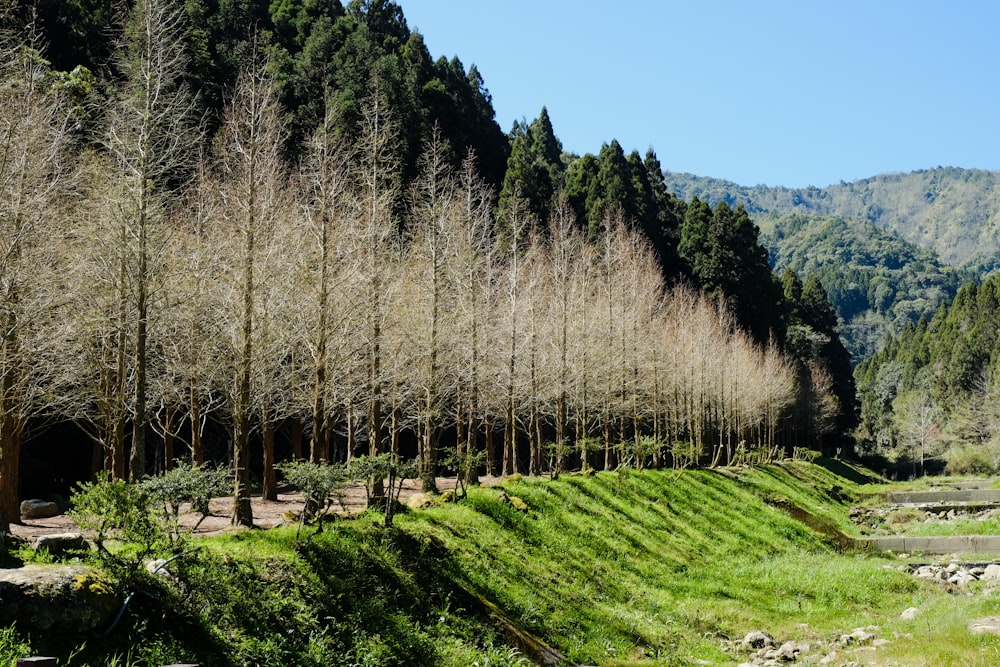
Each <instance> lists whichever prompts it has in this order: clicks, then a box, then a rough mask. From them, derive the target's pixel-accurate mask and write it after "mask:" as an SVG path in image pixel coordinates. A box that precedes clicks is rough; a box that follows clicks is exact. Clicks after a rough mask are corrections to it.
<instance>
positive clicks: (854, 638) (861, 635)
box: [837, 628, 875, 646]
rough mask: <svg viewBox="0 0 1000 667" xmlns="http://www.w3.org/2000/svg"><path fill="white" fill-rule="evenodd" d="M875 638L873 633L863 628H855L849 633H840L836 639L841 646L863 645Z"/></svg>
mask: <svg viewBox="0 0 1000 667" xmlns="http://www.w3.org/2000/svg"><path fill="white" fill-rule="evenodd" d="M873 639H875V635H873V634H872V633H870V632H868V631H867V630H865V629H864V628H856V629H855V630H853V631H851V633H850V634H846V635H840V639H839V640H837V641H838V643H839V644H840V645H841V646H864V645H866V644H870V643H871V642H872V640H873Z"/></svg>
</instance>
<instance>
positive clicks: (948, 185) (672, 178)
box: [666, 167, 1000, 274]
mask: <svg viewBox="0 0 1000 667" xmlns="http://www.w3.org/2000/svg"><path fill="white" fill-rule="evenodd" d="M666 181H667V184H668V187H669V188H670V190H671V192H674V193H675V194H677V196H679V197H681V198H682V199H690V198H691V197H695V196H697V197H700V198H702V199H706V200H708V201H710V202H713V203H714V202H718V201H726V202H728V203H729V204H730V205H733V206H735V205H736V204H743V206H744V207H746V209H747V211H749V212H750V214H751V215H754V216H755V217H761V216H766V215H771V214H777V215H780V214H784V213H801V214H809V213H812V214H818V215H823V216H837V217H841V218H847V219H849V220H864V221H867V222H870V223H871V224H873V225H874V226H876V227H878V228H879V229H881V230H884V231H886V232H889V233H891V234H893V235H895V236H897V237H899V238H901V239H903V240H905V241H908V242H910V243H913V244H914V245H916V246H918V247H920V248H924V249H927V250H930V251H932V252H933V253H934V254H935V255H936V256H937V257H938V258H939V259H940V261H942V262H944V263H946V264H950V265H952V266H954V267H956V268H959V269H968V270H970V271H973V272H975V273H980V274H982V273H986V272H989V271H991V270H993V269H995V268H997V267H998V266H1000V234H998V230H1000V173H997V172H990V171H983V170H980V169H958V168H954V167H938V168H936V169H927V170H921V171H915V172H912V173H909V174H882V175H879V176H874V177H872V178H866V179H863V180H859V181H854V182H851V183H845V182H840V183H837V184H834V185H830V186H828V187H825V188H822V189H820V188H816V187H808V188H785V187H766V186H762V185H758V186H753V187H745V186H741V185H737V184H735V183H731V182H729V181H724V180H719V179H714V178H705V177H698V176H693V175H691V174H681V173H674V172H667V174H666Z"/></svg>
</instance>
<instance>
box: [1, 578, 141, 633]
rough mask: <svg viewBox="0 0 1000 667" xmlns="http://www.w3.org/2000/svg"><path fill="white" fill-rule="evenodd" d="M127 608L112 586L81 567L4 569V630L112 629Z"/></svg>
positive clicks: (85, 630) (82, 631)
mask: <svg viewBox="0 0 1000 667" xmlns="http://www.w3.org/2000/svg"><path fill="white" fill-rule="evenodd" d="M120 605H121V600H120V598H119V597H118V595H117V594H116V593H115V592H114V590H113V589H112V587H111V584H110V583H109V582H108V580H107V579H105V578H104V577H103V576H101V575H100V574H98V573H96V572H94V571H93V570H91V569H90V568H88V567H83V566H81V565H55V566H53V565H26V566H24V567H21V568H16V569H10V570H3V569H0V625H10V624H11V623H17V625H18V626H19V627H23V628H31V629H35V630H45V631H50V632H57V633H63V634H80V633H86V632H91V631H93V630H97V629H101V628H105V627H107V626H108V625H109V624H110V623H111V620H112V619H113V618H114V616H115V613H116V612H117V611H118V608H119V606H120Z"/></svg>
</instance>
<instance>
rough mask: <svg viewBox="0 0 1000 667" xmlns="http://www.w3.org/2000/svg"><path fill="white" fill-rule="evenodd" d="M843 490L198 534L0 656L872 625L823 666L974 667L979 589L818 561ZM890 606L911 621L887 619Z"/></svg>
mask: <svg viewBox="0 0 1000 667" xmlns="http://www.w3.org/2000/svg"><path fill="white" fill-rule="evenodd" d="M821 463H822V462H821ZM838 473H840V474H838ZM841 474H847V475H848V476H847V477H844V476H841ZM864 480H865V478H864V475H863V474H862V473H861V472H859V471H857V470H851V469H847V470H846V471H845V469H844V468H843V467H842V466H841V464H833V463H829V462H827V465H822V464H812V463H805V462H795V461H789V462H784V463H782V464H777V465H770V466H761V467H757V468H753V469H750V468H739V469H727V470H721V471H710V470H692V471H684V472H680V473H675V472H670V471H641V472H636V471H622V472H608V473H598V474H593V475H565V476H563V477H562V478H560V479H559V480H543V479H534V478H528V479H521V480H518V481H511V482H508V483H506V484H504V485H503V486H502V487H497V488H473V489H471V490H470V493H469V496H468V498H466V499H465V500H463V501H462V502H460V503H449V504H440V505H435V506H433V507H431V508H429V509H427V510H423V511H413V512H407V513H404V514H401V515H399V516H397V518H396V528H395V529H391V530H386V529H384V528H382V527H381V526H380V525H379V518H380V517H378V516H377V515H366V516H364V517H362V518H361V519H358V520H355V521H347V522H341V523H337V524H334V525H333V526H332V527H331V528H330V529H329V530H326V531H324V532H323V533H321V534H318V535H315V536H314V537H313V538H312V539H311V541H309V542H306V541H304V540H303V541H296V539H295V529H294V528H289V529H277V530H271V531H253V532H248V533H240V534H237V535H231V536H225V537H216V538H211V539H206V540H201V541H199V544H200V546H201V549H199V551H198V552H197V553H196V554H193V555H192V556H191V557H189V558H184V559H182V561H180V562H181V563H183V569H182V571H181V572H180V573H179V574H180V575H181V578H182V580H183V581H184V584H183V585H182V586H180V587H177V586H170V585H167V584H164V583H155V582H154V583H151V584H150V592H151V593H152V597H149V598H148V599H146V600H145V601H144V602H143V603H142V604H138V605H136V607H135V609H134V610H132V611H131V612H130V614H129V615H128V617H127V620H126V623H125V624H124V626H123V627H122V628H121V629H120V630H119V631H116V633H115V634H114V635H112V636H111V637H108V638H99V639H98V638H90V639H87V640H86V644H85V645H83V646H81V643H82V642H81V640H80V639H79V638H76V639H72V640H60V641H61V643H60V641H56V640H54V639H53V638H47V637H41V636H34V635H21V634H19V633H16V632H15V631H8V632H7V633H6V634H4V635H0V648H2V647H4V646H9V647H13V648H11V650H15V649H16V650H18V651H22V652H23V651H26V650H28V649H29V648H30V649H32V650H33V651H34V652H35V653H47V654H50V655H58V656H61V657H67V656H68V655H69V654H70V653H73V652H74V651H75V657H74V658H73V659H72V660H70V661H69V662H67V663H66V664H70V665H76V666H77V667H84V666H85V665H91V666H93V667H97V665H107V664H111V662H112V660H118V664H120V665H123V666H125V665H128V666H130V667H140V666H142V667H146V666H149V667H156V666H158V665H162V664H168V663H171V662H197V663H199V664H201V665H202V667H243V666H244V665H267V666H271V665H273V666H275V667H278V666H279V665H280V666H282V667H285V666H289V665H296V666H298V665H302V666H306V667H308V666H313V665H315V666H317V667H318V666H320V665H324V666H325V665H379V666H382V665H385V666H391V665H446V666H447V665H454V666H456V667H457V666H459V665H463V666H465V665H473V664H478V665H512V664H518V663H519V661H520V660H521V659H522V656H521V655H520V654H519V653H518V651H517V650H514V649H511V648H509V647H508V646H506V645H504V643H503V642H504V639H505V638H509V637H510V636H511V634H512V632H515V631H518V629H519V630H520V635H521V643H520V644H519V646H520V647H521V649H522V650H524V651H527V650H528V648H527V647H528V646H529V645H535V640H541V641H544V642H547V643H548V644H550V645H551V646H553V647H554V648H555V649H557V650H558V651H560V652H561V653H562V654H563V655H565V657H566V658H567V659H568V660H569V661H570V662H572V663H578V664H591V665H657V666H659V665H689V664H692V663H694V662H695V661H699V660H700V661H704V662H706V663H707V664H721V665H726V664H735V663H737V662H740V661H741V660H742V659H744V658H745V657H746V656H745V655H744V656H740V655H734V654H733V653H732V651H727V650H724V647H726V646H727V645H731V643H732V641H733V640H737V639H739V638H741V637H742V636H743V635H744V634H745V633H747V632H749V631H751V630H758V629H759V630H765V631H767V632H769V633H770V634H772V635H773V636H774V637H776V638H777V639H779V640H788V639H795V640H800V641H806V642H811V643H814V644H817V645H825V644H829V642H830V641H831V640H832V639H834V638H836V637H837V636H839V635H840V634H843V633H847V632H850V631H851V630H853V629H854V628H857V627H865V626H869V625H875V626H878V627H879V628H880V630H879V636H880V637H884V638H888V639H890V640H891V642H892V643H891V644H889V645H887V646H886V647H883V648H880V649H879V650H878V651H876V652H859V653H856V654H855V653H853V652H849V651H843V653H844V661H845V662H837V663H834V664H846V662H848V661H853V662H854V663H855V664H880V665H890V664H898V665H920V664H926V665H932V664H935V665H941V664H956V665H987V664H995V663H996V660H997V652H998V649H1000V640H998V639H997V638H989V637H987V638H983V637H975V638H974V637H972V636H971V635H970V634H969V633H968V631H967V630H966V626H967V624H968V621H969V620H971V619H972V618H976V617H980V616H988V615H997V614H1000V600H998V598H997V597H996V596H995V595H994V594H993V593H991V592H987V591H986V590H985V588H983V587H979V588H975V589H973V590H974V594H973V595H971V596H964V595H962V596H955V595H949V594H947V593H946V592H944V590H943V589H942V588H940V587H938V586H937V585H936V584H930V583H927V582H922V581H918V580H917V579H915V578H913V577H911V576H909V575H907V574H904V573H903V572H901V571H900V570H899V569H898V568H897V567H896V566H897V564H898V561H897V560H896V559H893V558H889V557H880V556H874V555H865V554H853V553H847V554H844V553H840V552H839V551H838V549H837V547H836V544H837V542H836V540H835V539H833V538H832V537H831V535H836V534H838V533H843V532H850V531H851V529H852V527H851V525H850V522H849V521H848V518H847V514H848V508H849V506H850V505H851V504H852V503H853V502H855V501H856V500H857V499H858V498H861V497H862V496H863V495H864V494H865V493H866V490H867V487H866V486H865V485H864V484H863V482H864ZM502 493H506V494H507V495H508V496H517V497H518V498H520V499H522V500H523V501H524V503H525V504H526V505H527V508H528V509H527V511H525V512H522V511H518V510H517V509H515V507H514V506H512V504H511V503H509V502H505V501H504V498H503V495H502ZM803 516H805V517H807V518H808V521H807V522H806V523H804V522H803V521H800V520H796V518H794V517H799V518H802V517H803ZM807 523H808V525H806V524H807ZM810 526H811V527H810ZM911 606H915V607H918V608H920V609H922V610H923V613H922V614H921V615H920V616H919V617H918V618H917V619H916V620H913V621H903V620H901V619H900V618H899V615H900V613H901V612H902V611H903V610H904V609H906V608H908V607H911ZM498 619H500V620H498ZM502 623H506V624H507V630H506V631H504V630H502V629H501V626H502ZM53 651H57V652H53ZM818 657H822V656H821V655H820V656H817V658H818ZM0 667H6V666H5V665H4V664H3V659H0Z"/></svg>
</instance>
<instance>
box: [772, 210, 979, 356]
mask: <svg viewBox="0 0 1000 667" xmlns="http://www.w3.org/2000/svg"><path fill="white" fill-rule="evenodd" d="M761 230H762V233H761V239H762V242H763V243H764V244H765V245H766V246H767V247H768V249H769V251H770V253H771V262H772V265H773V266H774V269H775V271H783V270H784V269H786V268H791V269H792V270H794V271H795V272H796V273H798V274H799V275H810V274H815V275H816V276H817V277H818V278H819V279H820V280H821V281H822V283H823V285H824V287H825V288H826V290H827V293H828V294H829V297H830V303H831V304H832V305H833V307H834V310H836V311H837V315H838V316H839V317H840V319H841V322H842V326H841V330H840V333H841V336H842V337H843V339H844V342H845V345H847V347H848V349H849V350H850V352H851V356H852V358H853V360H854V362H855V363H858V362H860V361H861V360H863V359H866V358H868V357H869V356H871V355H872V354H873V353H875V352H876V351H877V350H879V349H881V348H882V346H883V345H884V343H885V341H886V339H887V337H888V336H891V335H893V334H898V333H899V332H901V331H902V330H903V329H904V328H906V327H907V326H911V325H913V324H915V323H916V322H917V321H918V320H919V319H920V318H921V317H925V318H930V317H932V316H933V315H934V313H935V312H937V310H938V308H940V307H941V305H942V304H945V303H948V302H950V301H951V299H953V298H954V296H955V294H956V292H957V291H958V288H959V287H960V286H961V285H962V284H963V283H965V282H969V281H971V280H973V279H974V278H975V274H973V273H971V272H963V271H958V270H957V269H954V268H952V267H950V266H947V265H945V264H942V263H941V262H940V261H938V260H937V258H936V257H935V256H934V254H933V253H932V252H931V251H929V250H924V249H922V248H919V247H917V246H914V245H913V244H911V243H908V242H906V241H903V240H902V239H900V238H898V237H896V236H893V235H892V234H889V233H888V232H885V231H882V230H880V229H878V228H877V227H875V226H873V225H871V224H869V223H867V222H864V221H861V220H849V219H846V218H841V217H836V216H816V215H806V214H796V213H789V214H785V215H781V216H772V217H766V218H763V219H762V220H761Z"/></svg>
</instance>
